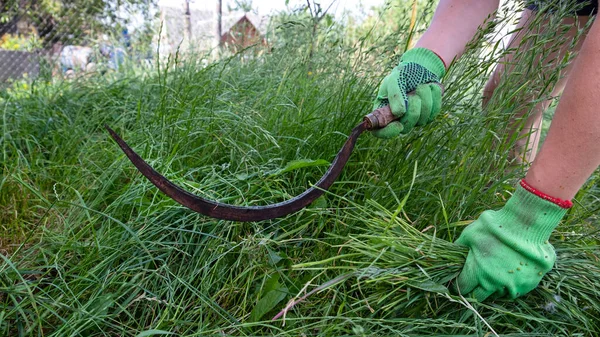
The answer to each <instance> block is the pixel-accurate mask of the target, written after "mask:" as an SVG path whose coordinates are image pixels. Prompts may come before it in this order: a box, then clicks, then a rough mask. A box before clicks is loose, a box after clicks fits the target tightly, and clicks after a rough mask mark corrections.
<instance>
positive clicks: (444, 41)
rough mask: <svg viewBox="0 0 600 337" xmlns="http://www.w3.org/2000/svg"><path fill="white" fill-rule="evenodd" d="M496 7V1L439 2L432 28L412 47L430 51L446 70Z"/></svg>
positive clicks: (497, 0)
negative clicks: (440, 59) (442, 63)
mask: <svg viewBox="0 0 600 337" xmlns="http://www.w3.org/2000/svg"><path fill="white" fill-rule="evenodd" d="M498 5H499V0H460V1H455V0H440V2H439V4H438V6H437V8H436V10H435V14H434V15H433V20H432V22H431V25H430V26H429V28H427V31H426V32H425V33H424V34H423V36H421V38H420V39H419V41H418V42H417V44H416V45H415V47H421V48H427V49H429V50H432V51H433V52H435V53H436V54H437V55H438V56H439V57H441V58H442V60H443V61H444V63H446V66H448V65H449V64H450V62H452V60H453V59H455V58H457V57H459V56H460V55H462V53H463V52H464V50H465V47H466V45H467V43H469V41H470V40H471V39H472V38H473V36H475V33H476V32H477V28H478V27H479V26H481V25H482V24H483V23H484V22H485V20H486V19H487V18H488V16H490V15H492V13H494V11H495V10H497V9H498Z"/></svg>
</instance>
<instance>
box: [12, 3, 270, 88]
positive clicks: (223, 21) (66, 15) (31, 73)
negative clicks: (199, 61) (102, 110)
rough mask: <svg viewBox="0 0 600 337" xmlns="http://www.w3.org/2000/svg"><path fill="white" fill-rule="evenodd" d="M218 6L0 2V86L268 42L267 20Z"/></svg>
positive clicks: (121, 67)
mask: <svg viewBox="0 0 600 337" xmlns="http://www.w3.org/2000/svg"><path fill="white" fill-rule="evenodd" d="M192 3H193V2H192ZM214 3H215V4H216V3H218V1H215V2H214ZM217 8H218V6H216V5H215V6H212V8H211V9H198V8H197V6H196V8H195V7H193V6H192V7H191V8H190V1H189V0H180V1H175V0H173V1H163V2H161V3H160V4H159V3H158V2H157V0H120V1H116V0H115V1H112V0H44V1H39V0H0V86H4V85H6V83H10V82H11V81H14V80H18V79H23V78H25V79H34V78H39V77H40V76H45V77H48V78H53V79H55V78H69V77H73V76H77V75H78V74H89V73H105V72H107V71H121V70H122V69H124V68H123V67H126V68H127V67H130V66H139V65H144V64H152V63H153V62H155V61H156V60H160V59H161V58H167V57H169V56H170V55H174V54H178V55H182V54H184V52H186V51H192V50H193V51H194V52H197V51H203V52H209V53H210V51H211V50H214V49H215V48H216V47H217V46H219V45H227V46H232V48H234V49H235V48H243V47H245V46H248V45H251V44H257V43H258V44H260V43H264V41H265V39H264V27H265V25H266V24H265V22H266V20H264V19H262V18H260V17H258V16H257V15H254V14H251V13H245V12H235V11H234V12H226V13H222V12H221V11H218V10H217Z"/></svg>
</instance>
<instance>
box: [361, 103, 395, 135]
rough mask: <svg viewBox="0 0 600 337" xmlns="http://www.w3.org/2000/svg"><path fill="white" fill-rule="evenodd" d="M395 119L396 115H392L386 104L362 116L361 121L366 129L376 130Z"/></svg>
mask: <svg viewBox="0 0 600 337" xmlns="http://www.w3.org/2000/svg"><path fill="white" fill-rule="evenodd" d="M396 119H398V117H396V116H394V115H393V114H392V110H391V109H390V106H389V105H386V106H382V107H381V108H379V109H375V110H373V111H372V112H371V113H370V114H368V115H366V116H365V117H364V118H363V121H364V122H365V123H366V124H367V130H377V129H381V128H383V127H385V126H386V125H388V124H390V123H391V122H393V121H395V120H396Z"/></svg>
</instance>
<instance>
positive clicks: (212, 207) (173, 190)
mask: <svg viewBox="0 0 600 337" xmlns="http://www.w3.org/2000/svg"><path fill="white" fill-rule="evenodd" d="M104 127H105V128H106V130H108V132H109V133H110V135H111V137H112V138H113V139H114V140H115V142H117V144H119V146H120V147H121V149H122V150H123V152H125V155H126V156H127V158H129V160H131V162H132V163H133V165H135V167H137V169H138V170H139V171H140V172H141V173H142V174H143V175H144V176H146V178H148V180H150V182H151V183H153V184H154V185H155V186H156V187H158V189H159V190H161V191H162V192H163V193H165V194H166V195H168V196H169V197H171V198H172V199H173V200H175V201H177V202H178V203H180V204H181V205H183V206H185V207H187V208H189V209H191V210H193V211H196V212H198V213H202V214H204V215H207V216H210V217H213V218H217V219H222V220H234V221H260V220H267V219H275V218H279V217H282V216H285V215H288V214H290V213H294V212H296V211H299V210H301V209H302V208H304V207H306V206H308V205H309V204H310V203H312V202H313V201H315V199H317V198H318V197H320V196H321V195H322V194H323V193H324V192H325V190H327V189H328V188H329V187H330V186H331V185H332V184H333V182H334V181H335V180H336V179H337V177H338V176H339V175H340V173H342V169H343V168H344V166H345V165H346V162H348V158H350V155H351V154H352V150H353V149H354V144H355V143H356V140H357V139H358V137H359V136H360V135H361V134H362V133H363V131H365V130H367V129H368V128H369V124H368V121H366V120H365V121H363V122H362V123H360V124H358V125H357V126H356V127H354V129H352V132H351V133H350V136H349V137H348V139H347V140H346V143H344V146H343V147H342V149H341V150H340V151H339V152H338V154H337V156H336V157H335V159H334V160H333V163H332V164H331V166H330V167H329V169H327V172H325V174H324V175H323V177H321V179H320V180H319V181H318V182H317V183H316V184H315V185H314V186H312V187H310V188H309V189H308V190H306V191H304V192H303V193H302V194H299V195H297V196H296V197H294V198H292V199H290V200H286V201H283V202H280V203H276V204H272V205H266V206H235V205H229V204H223V203H219V202H216V201H212V200H207V199H204V198H202V197H200V196H197V195H195V194H192V193H190V192H187V191H185V190H184V189H182V188H181V187H179V186H177V185H175V184H173V183H172V182H171V181H169V180H168V179H167V178H165V177H164V176H162V175H161V174H160V173H158V172H156V170H154V169H153V168H152V166H150V165H149V164H148V163H146V162H145V161H144V160H143V159H142V158H141V157H140V156H139V155H138V154H137V153H135V151H133V150H132V149H131V148H130V147H129V145H127V143H125V141H124V140H123V139H121V137H119V135H117V134H116V133H115V132H114V131H113V130H112V129H111V128H110V127H108V125H104Z"/></svg>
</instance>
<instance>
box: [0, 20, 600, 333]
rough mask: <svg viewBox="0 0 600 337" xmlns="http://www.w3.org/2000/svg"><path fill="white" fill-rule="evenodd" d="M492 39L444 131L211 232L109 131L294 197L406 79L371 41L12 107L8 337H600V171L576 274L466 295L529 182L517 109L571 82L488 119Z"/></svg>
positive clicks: (209, 175) (359, 158)
mask: <svg viewBox="0 0 600 337" xmlns="http://www.w3.org/2000/svg"><path fill="white" fill-rule="evenodd" d="M554 24H556V25H558V23H554ZM558 28H559V26H557V28H556V29H554V30H553V29H550V30H549V31H550V32H552V35H555V32H560V29H558ZM399 29H402V27H400V28H399ZM548 34H549V33H548ZM536 38H538V39H539V40H538V41H544V39H546V38H549V37H548V36H540V37H536ZM480 42H481V40H478V42H477V43H473V45H472V46H471V49H470V51H469V53H467V55H465V57H464V58H463V59H461V60H460V61H459V62H457V63H456V64H455V65H453V67H452V69H451V70H450V71H449V74H448V76H447V79H446V80H445V83H446V85H447V87H446V94H445V103H444V104H445V105H444V113H443V114H442V116H440V118H438V120H436V121H435V122H433V123H432V124H431V125H429V126H428V127H426V128H422V129H418V130H415V131H414V132H413V133H412V134H410V135H408V136H406V137H403V138H401V139H399V140H395V141H381V140H378V139H375V138H374V137H371V136H368V135H365V136H363V137H362V138H361V139H360V140H359V142H358V144H357V148H356V149H355V151H354V154H353V156H352V158H351V161H350V162H349V163H348V165H347V167H346V168H345V170H344V173H343V174H342V176H341V177H340V179H339V180H338V182H336V183H335V184H334V186H333V187H332V188H331V190H330V191H329V192H328V193H326V195H325V196H324V197H322V198H321V199H319V200H318V201H317V202H316V203H315V204H313V205H311V206H310V207H309V208H307V209H305V210H302V211H300V212H298V213H297V214H294V215H290V216H288V217H286V218H283V219H276V220H271V221H264V222H260V223H235V222H226V221H218V220H214V219H210V218H207V217H204V216H200V215H198V214H194V213H192V212H190V211H188V210H186V209H184V208H183V207H181V206H179V205H178V204H176V203H174V202H173V201H172V200H170V199H168V198H166V197H164V196H163V195H162V194H161V193H160V192H158V191H157V190H156V189H155V188H154V187H153V186H152V185H151V184H150V183H149V182H148V181H146V180H145V178H143V177H142V176H141V175H140V174H138V173H137V172H136V171H135V169H134V168H133V167H132V165H131V164H130V163H129V162H128V161H127V160H126V158H124V156H123V155H122V153H121V152H120V150H119V149H118V148H117V146H116V145H115V144H114V143H113V142H112V140H110V138H109V137H108V135H107V134H106V133H105V131H104V130H103V128H102V125H103V124H104V123H108V124H109V125H111V126H112V127H114V128H115V130H116V131H117V132H119V133H120V134H121V135H122V136H123V137H124V138H125V139H126V140H127V141H128V142H129V143H130V144H131V145H132V146H133V147H134V148H135V150H136V151H138V152H139V154H140V155H141V156H142V157H143V158H145V159H147V160H148V161H149V163H150V164H152V165H153V166H154V167H155V168H156V169H157V170H159V171H160V172H161V173H163V174H164V175H165V176H167V177H168V178H170V179H173V181H175V182H176V183H177V184H180V185H181V186H184V187H185V188H186V189H188V190H190V191H193V192H195V193H198V194H201V195H204V196H206V197H209V198H213V199H217V200H220V201H223V202H228V203H232V204H239V205H265V204H269V203H273V202H278V201H282V200H285V199H288V198H290V197H291V196H294V195H297V194H298V193H300V192H302V191H303V190H304V189H306V188H307V187H308V186H310V184H311V183H314V182H315V181H316V180H317V179H318V178H319V177H320V176H321V175H322V174H323V173H324V170H325V167H324V166H310V167H303V168H297V169H294V170H285V168H286V167H289V166H288V165H289V163H291V162H294V161H298V160H304V161H311V160H325V161H331V159H332V158H333V157H334V156H335V154H336V153H337V150H338V149H339V147H340V146H341V144H342V143H343V141H344V140H345V138H346V136H347V134H348V132H349V131H350V130H351V128H352V126H354V125H355V124H356V123H358V121H360V118H361V117H362V115H364V114H365V112H367V111H369V109H370V107H371V100H372V94H373V90H374V89H375V88H376V86H377V83H378V81H379V79H381V78H382V76H383V75H384V74H385V73H386V72H387V71H388V70H389V69H388V68H386V67H377V66H374V65H373V63H372V62H370V61H369V62H366V61H365V60H367V59H369V60H372V58H373V55H374V54H373V53H374V52H371V53H370V54H369V55H367V54H366V52H365V49H360V48H366V47H365V46H358V47H348V48H340V46H339V45H336V46H332V47H331V49H328V46H327V45H326V44H323V45H321V46H320V48H321V49H319V52H318V53H316V54H315V55H314V59H312V60H310V64H309V63H307V61H306V59H305V58H304V56H302V57H300V56H298V57H297V56H296V54H294V53H292V52H291V51H290V50H286V49H281V50H275V51H273V53H271V54H269V55H265V56H263V57H261V58H255V59H248V58H246V57H244V55H235V56H233V57H230V58H227V59H225V60H222V61H220V62H217V63H214V64H212V65H210V66H208V67H201V66H199V65H197V64H194V63H185V62H181V61H179V60H178V61H177V62H176V63H175V64H174V63H171V64H170V65H169V66H168V67H163V68H161V69H160V70H157V71H156V72H155V73H154V75H153V76H145V77H136V76H130V75H118V74H117V75H115V76H114V77H98V78H96V77H91V78H86V79H81V80H78V81H75V82H71V83H68V82H63V83H55V84H44V83H36V84H35V85H34V86H32V87H31V88H29V89H28V90H27V91H26V92H22V91H19V92H12V93H5V94H4V96H3V101H2V111H3V134H2V140H3V141H2V153H3V157H2V158H3V161H2V163H3V174H2V180H1V187H2V188H1V190H0V201H2V205H3V211H2V213H1V215H0V216H1V218H0V221H1V223H2V225H3V226H4V227H5V228H7V229H8V231H7V233H9V234H8V236H9V239H10V240H11V241H10V242H13V243H17V242H20V243H22V245H23V246H21V247H15V246H11V247H8V253H7V254H5V255H2V259H3V262H2V263H1V264H0V334H2V335H9V336H13V335H15V336H16V335H37V334H39V335H41V334H43V335H51V336H72V335H83V336H114V335H123V336H150V335H160V334H162V333H164V332H170V333H173V334H176V335H182V336H183V335H185V336H194V335H198V336H201V335H202V336H203V335H275V334H276V335H291V336H297V335H322V336H340V335H398V336H405V335H418V334H438V335H444V334H445V335H467V334H469V335H472V334H477V335H486V334H488V333H491V332H492V329H493V331H494V332H496V333H499V334H503V335H530V336H542V335H578V334H579V335H597V334H600V326H599V324H598V322H597V317H598V316H600V307H599V305H600V304H599V303H600V301H599V298H600V296H599V295H600V289H598V286H597V285H596V284H595V281H596V280H598V279H600V263H599V262H598V261H599V260H598V252H599V251H600V250H599V249H598V232H597V228H594V227H593V226H594V225H596V226H597V218H595V214H596V213H597V211H598V208H599V203H598V200H597V195H598V193H597V192H598V180H597V179H598V177H597V175H595V176H594V177H592V178H591V179H590V182H589V183H588V184H587V185H586V186H585V188H584V189H583V190H582V192H581V193H580V195H578V197H577V201H578V205H577V207H576V208H575V209H574V210H573V211H571V212H570V213H569V215H568V216H567V218H566V219H565V221H564V223H563V224H562V225H561V226H560V227H559V228H558V230H557V231H556V232H555V234H554V236H553V238H552V242H553V243H554V244H555V246H556V248H557V254H558V259H557V264H556V266H555V268H554V270H553V271H552V272H551V273H550V274H548V276H546V277H545V278H544V279H543V281H542V283H541V285H540V287H538V288H537V289H536V290H535V291H533V292H532V293H531V294H529V295H526V296H524V297H522V298H520V299H518V300H516V301H509V300H502V299H499V300H495V301H491V302H486V303H483V304H480V303H473V302H469V301H468V300H465V299H463V298H459V297H456V296H454V295H452V294H449V293H448V291H447V287H448V286H449V283H448V282H449V281H450V280H451V279H452V278H453V277H454V276H456V274H457V273H458V272H459V270H460V266H461V264H462V262H463V259H464V257H465V254H466V251H465V250H464V249H463V248H460V247H457V246H455V245H453V244H452V243H451V242H453V241H454V240H455V239H456V238H457V236H458V235H459V234H460V231H461V230H462V228H463V227H464V226H465V225H466V224H468V223H469V220H473V219H475V218H476V217H477V216H478V215H479V214H480V213H481V212H482V211H483V210H486V209H490V208H498V207H500V206H501V205H503V204H504V202H505V201H506V198H508V197H509V195H510V192H511V191H512V187H511V186H512V183H513V182H515V181H516V178H518V177H519V176H521V174H522V170H519V169H517V170H512V171H509V170H506V171H505V169H507V168H508V167H509V164H508V163H507V162H506V156H507V153H508V151H507V149H508V148H509V147H510V146H511V144H512V143H514V141H515V139H507V140H506V141H504V142H502V141H500V142H499V140H503V139H504V138H506V136H505V130H506V128H507V125H508V118H507V114H510V113H512V112H514V111H515V110H516V109H518V108H520V107H525V108H527V107H530V106H531V104H532V103H531V102H530V101H528V100H527V99H526V98H524V97H522V96H520V95H521V94H522V93H524V92H525V91H530V92H539V93H540V95H542V96H543V95H544V94H546V95H547V94H548V92H547V89H544V88H547V85H548V83H552V81H555V80H556V78H555V77H552V78H545V79H542V81H541V82H540V83H538V84H537V86H535V87H534V86H533V84H531V83H529V82H527V85H528V87H523V79H528V78H529V77H528V76H529V75H530V74H531V73H527V72H525V70H526V69H524V70H522V71H523V72H522V73H521V74H520V75H518V76H516V75H515V76H513V77H511V78H508V79H506V81H505V82H503V84H502V85H501V86H500V87H499V91H498V92H497V93H496V97H495V100H494V101H493V103H491V104H490V105H489V106H488V109H487V111H485V113H483V114H482V113H481V108H480V104H481V102H480V101H481V100H480V91H481V88H482V86H483V84H484V83H485V79H486V74H487V73H489V71H490V69H491V66H492V65H493V63H494V61H495V59H496V58H497V57H498V55H499V51H498V50H495V51H496V53H494V54H493V55H491V56H481V55H480V53H479V51H480V50H481V48H479V47H480V45H481V44H482V43H480ZM396 43H397V42H396V41H394V44H396ZM492 49H493V48H492ZM381 50H382V51H389V50H392V49H389V48H387V46H385V45H384V46H382V47H381ZM376 51H377V50H375V52H376ZM533 52H536V53H542V52H546V51H541V50H537V49H534V50H533V51H531V52H530V53H533ZM530 53H524V54H523V56H522V57H523V60H527V59H528V57H530ZM392 59H394V57H392V56H391V55H389V54H385V53H384V54H383V55H382V56H381V58H378V60H379V61H378V63H376V64H378V65H380V64H389V65H391V61H390V60H392ZM363 61H364V62H363ZM565 61H566V60H561V62H565ZM173 62H175V61H173ZM523 65H524V68H526V67H527V63H526V62H524V63H523ZM561 65H564V64H563V63H561ZM309 69H310V73H311V74H309ZM374 69H377V70H375V71H374ZM530 71H535V70H530ZM514 88H524V89H523V90H519V91H515V90H514ZM544 90H545V91H544ZM525 93H526V92H525ZM498 144H500V145H498ZM415 168H416V170H415ZM274 172H279V173H278V174H273V173H274ZM586 193H587V194H586ZM328 282H330V283H328ZM319 287H321V288H319ZM315 289H318V291H317V292H315V293H313V294H312V295H311V296H307V297H306V298H305V299H304V300H303V301H302V302H300V303H298V304H296V305H295V306H293V307H291V306H290V307H289V309H288V310H286V312H285V316H282V317H280V318H278V320H276V321H272V320H271V318H273V317H274V316H275V315H277V313H279V312H281V311H282V310H283V309H284V308H286V306H287V305H286V304H287V303H289V301H293V300H294V299H298V298H301V297H302V296H304V295H305V294H307V293H309V292H310V291H311V290H315ZM282 294H283V295H282Z"/></svg>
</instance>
